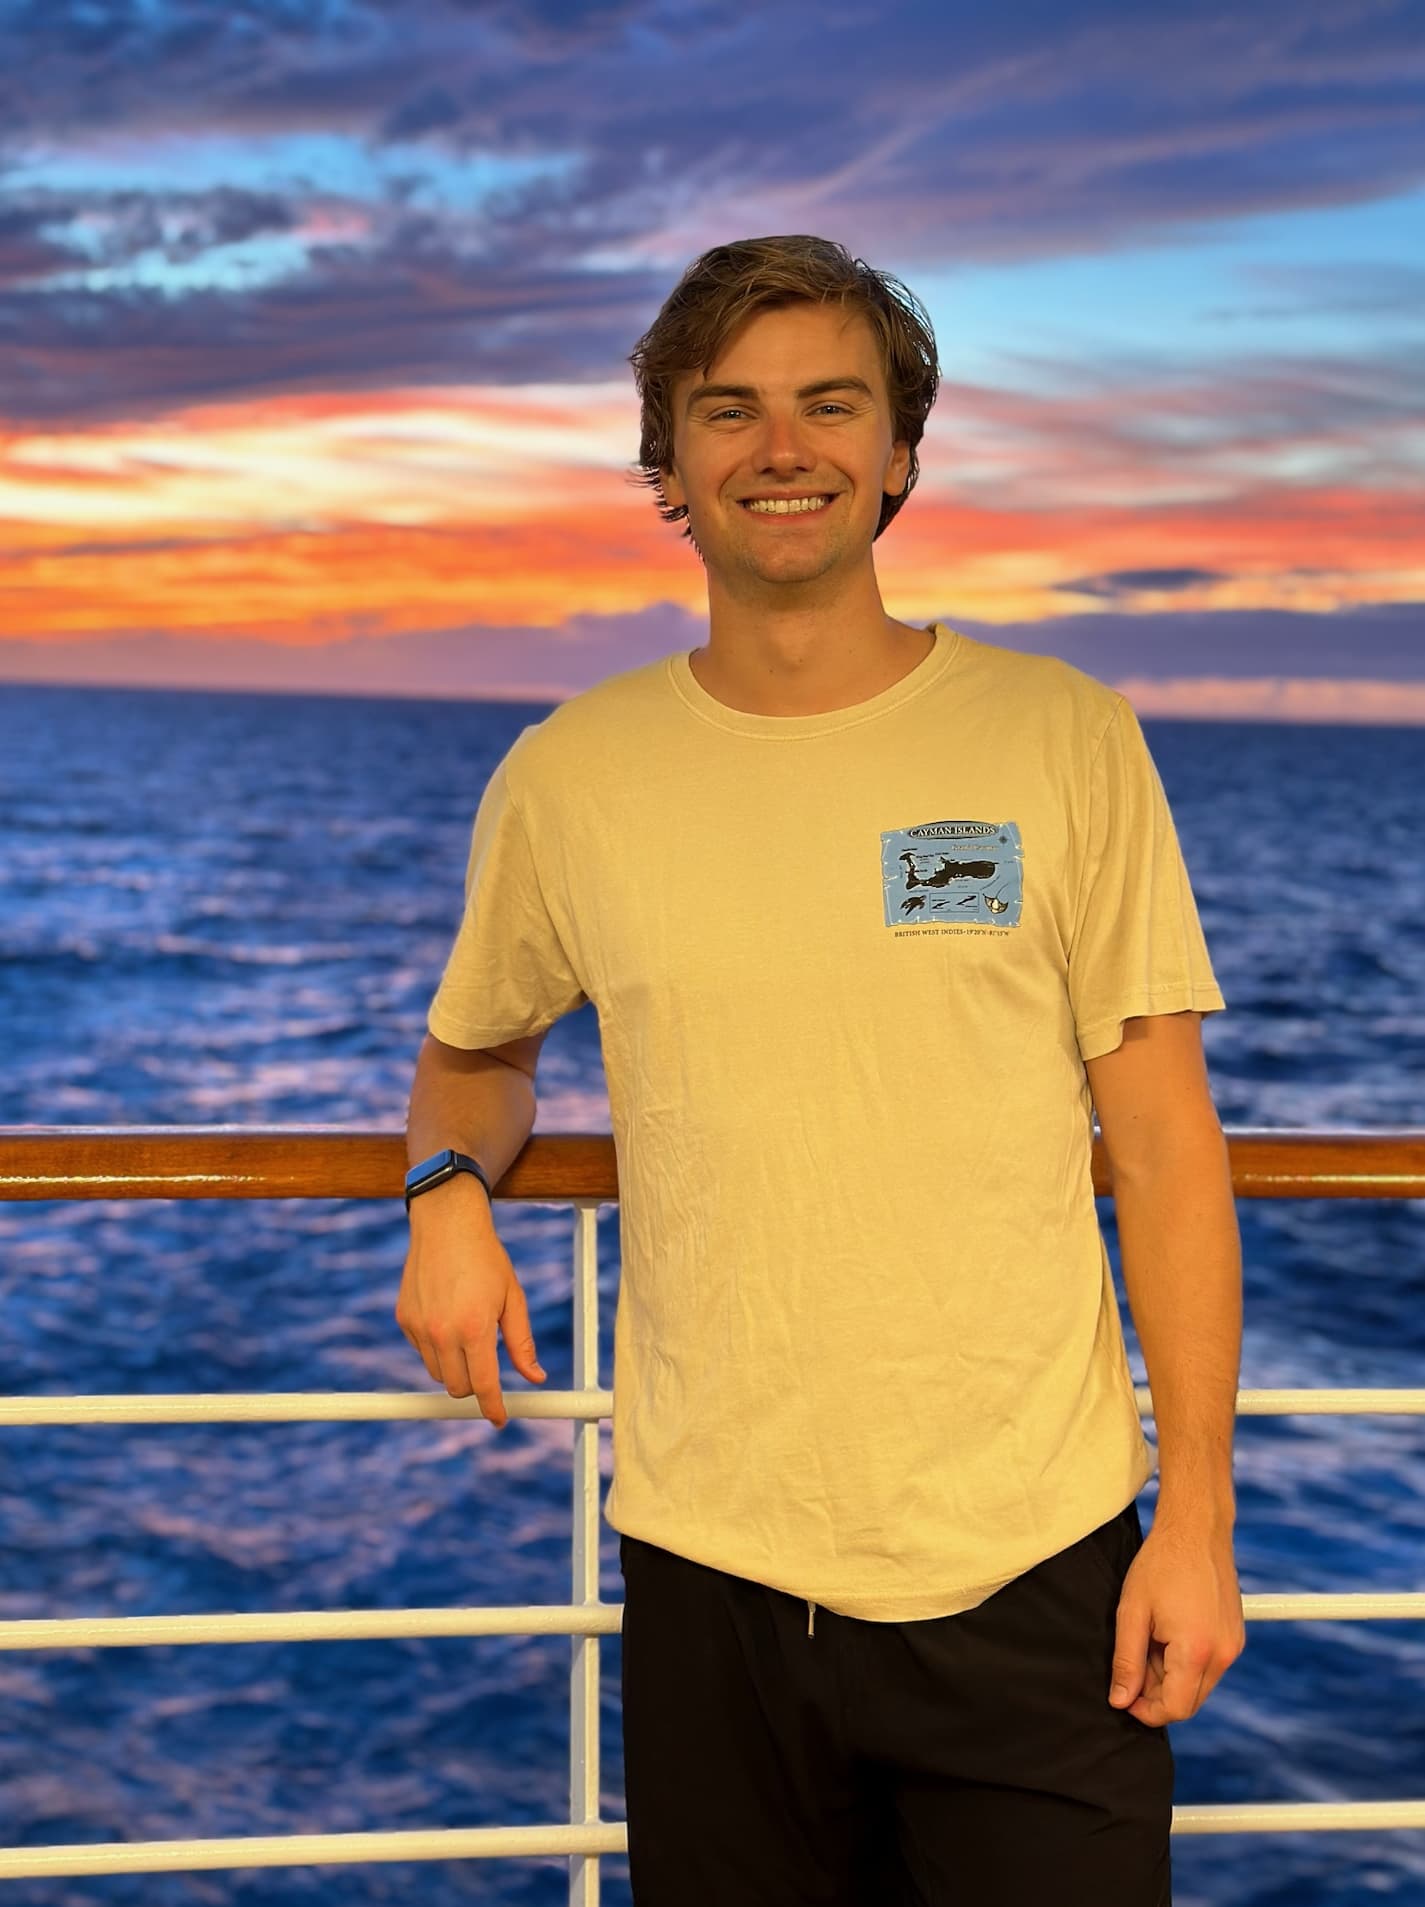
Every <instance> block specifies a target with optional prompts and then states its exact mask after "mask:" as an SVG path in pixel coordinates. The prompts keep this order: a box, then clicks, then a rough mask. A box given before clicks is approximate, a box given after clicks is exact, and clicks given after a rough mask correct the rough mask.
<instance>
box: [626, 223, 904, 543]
mask: <svg viewBox="0 0 1425 1907" xmlns="http://www.w3.org/2000/svg"><path fill="white" fill-rule="evenodd" d="M799 303H809V304H835V305H840V307H841V308H842V310H843V311H845V312H846V314H847V315H848V317H849V316H851V315H852V314H854V313H857V312H859V313H860V314H861V315H862V316H863V317H864V318H866V320H867V321H868V322H869V324H870V326H871V330H872V332H873V333H874V335H875V338H876V342H877V344H878V345H879V347H880V354H881V369H882V371H883V373H884V375H885V380H886V393H887V396H888V398H889V400H890V408H891V441H892V443H899V442H901V441H902V440H904V441H905V442H906V443H908V444H909V446H910V471H909V475H908V476H907V477H906V483H905V488H904V489H903V490H902V491H901V492H900V494H899V496H894V497H892V496H883V497H882V499H881V520H880V522H879V523H878V524H877V526H876V536H879V535H880V534H881V532H882V531H883V530H884V529H885V527H886V525H887V524H888V523H889V522H890V521H891V518H892V517H893V516H894V515H895V514H896V512H897V511H898V510H899V509H900V507H901V505H902V504H903V503H904V502H905V500H906V498H907V497H908V496H909V495H910V493H911V491H912V490H913V489H914V488H915V480H916V478H917V477H918V476H919V474H920V463H919V459H918V458H917V456H916V448H917V446H918V445H919V443H920V440H921V437H922V436H923V435H924V433H925V420H926V418H927V417H928V416H929V415H930V407H931V405H932V404H934V402H935V394H936V391H937V389H938V388H939V384H940V364H939V360H938V358H937V356H936V349H935V333H934V331H933V330H932V329H931V325H930V318H929V316H928V314H927V313H926V310H925V308H924V306H923V305H922V304H921V303H920V302H919V300H918V299H917V298H916V297H915V295H914V294H913V293H912V292H910V291H908V290H907V289H906V287H905V286H904V285H903V284H902V283H901V282H900V280H899V279H898V278H892V277H891V276H890V275H889V274H888V273H886V272H878V271H873V270H872V268H871V267H870V266H869V265H868V264H866V263H865V261H864V260H863V259H860V258H853V257H852V256H851V254H850V252H848V251H847V249H846V247H845V246H844V245H838V244H837V243H836V242H835V240H833V239H829V238H813V237H810V236H808V235H807V234H805V233H800V232H799V233H794V234H792V236H790V237H784V238H744V239H739V240H738V241H737V242H736V243H735V244H732V245H715V246H714V247H713V249H712V250H711V251H708V252H704V253H703V255H702V256H701V258H696V259H694V260H693V262H692V264H691V265H689V266H688V268H687V270H686V271H685V272H684V273H683V276H682V277H681V278H680V279H679V281H678V283H677V285H676V286H675V287H674V288H673V290H672V291H671V292H670V293H669V295H668V297H667V298H666V299H665V300H664V302H663V307H662V309H661V310H660V311H659V313H658V316H657V317H656V318H655V319H654V320H653V323H652V324H651V325H650V326H649V328H648V330H647V331H645V332H644V334H643V336H642V337H641V338H640V339H639V341H638V343H637V345H635V347H634V349H633V350H632V351H631V352H630V353H629V360H628V361H629V363H630V364H631V365H632V366H633V374H634V380H635V382H636V384H637V386H638V397H639V405H640V409H641V423H642V439H641V442H640V444H639V448H638V460H639V465H640V466H641V471H640V474H639V475H638V476H636V477H635V478H634V479H633V481H634V482H635V483H641V484H647V485H648V486H649V487H650V488H651V489H652V490H653V491H654V493H655V496H656V498H657V507H658V514H659V516H661V517H662V519H663V521H664V522H665V523H676V522H678V521H679V520H680V519H682V518H685V517H686V516H687V514H688V511H687V506H686V505H685V504H679V505H678V506H677V507H676V508H670V506H669V504H668V498H667V496H666V494H665V492H664V490H663V472H664V471H665V470H671V469H672V468H673V384H674V379H675V378H677V377H680V376H682V375H684V374H685V373H686V372H688V371H699V372H701V374H702V375H703V377H705V378H706V377H707V375H708V373H709V371H710V369H711V367H712V364H713V362H714V360H715V359H716V357H717V355H718V353H719V352H720V351H721V349H722V347H723V345H724V343H725V342H726V340H727V339H728V338H729V337H730V336H731V334H732V332H733V330H734V329H735V328H736V327H737V326H739V325H741V324H742V323H744V322H745V321H746V319H748V318H749V317H751V315H752V314H753V313H754V312H758V311H773V310H779V309H781V308H782V307H784V306H786V305H795V304H799ZM692 533H693V532H692V528H691V526H690V525H688V524H686V523H685V524H684V527H683V534H684V536H686V537H689V538H691V536H692ZM874 540H875V538H872V541H873V542H874Z"/></svg>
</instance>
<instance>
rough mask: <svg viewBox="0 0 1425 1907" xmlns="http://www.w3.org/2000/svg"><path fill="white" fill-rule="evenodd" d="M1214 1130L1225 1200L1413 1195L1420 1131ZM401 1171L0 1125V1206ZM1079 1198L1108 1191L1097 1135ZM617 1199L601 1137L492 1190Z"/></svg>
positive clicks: (1423, 1171) (342, 1190) (262, 1187)
mask: <svg viewBox="0 0 1425 1907" xmlns="http://www.w3.org/2000/svg"><path fill="white" fill-rule="evenodd" d="M1224 1132H1225V1136H1226V1139H1227V1147H1228V1153H1229V1156H1230V1158H1231V1161H1232V1187H1233V1191H1234V1192H1235V1193H1236V1195H1237V1197H1239V1198H1422V1197H1425V1126H1406V1127H1402V1128H1398V1129H1396V1130H1393V1131H1389V1132H1369V1131H1346V1132H1330V1131H1324V1130H1321V1129H1318V1128H1314V1127H1306V1128H1297V1127H1293V1128H1286V1129H1280V1128H1276V1127H1271V1126H1229V1127H1226V1128H1224ZM948 1170H949V1167H948V1166H947V1171H948ZM405 1172H406V1142H405V1136H404V1134H402V1133H399V1132H390V1131H384V1132H383V1131H373V1130H372V1129H370V1128H367V1127H355V1126H352V1127H344V1126H0V1199H133V1198H163V1199H180V1198H224V1199H251V1198H371V1199H381V1198H389V1199H398V1198H400V1196H401V1193H402V1190H403V1184H404V1179H405ZM1093 1187H1094V1191H1095V1193H1096V1194H1098V1195H1099V1196H1101V1197H1108V1196H1110V1195H1111V1194H1112V1191H1113V1178H1112V1173H1111V1171H1110V1169H1109V1162H1108V1155H1107V1153H1106V1151H1105V1149H1104V1145H1103V1141H1102V1139H1101V1138H1099V1137H1097V1136H1095V1139H1094V1142H1093ZM618 1195H619V1191H618V1167H617V1161H616V1158H615V1154H614V1142H613V1138H612V1136H611V1135H609V1134H606V1133H582V1132H579V1133H572V1132H571V1133H565V1132H561V1133H548V1134H542V1135H540V1136H539V1137H538V1138H536V1137H534V1136H531V1137H530V1138H529V1139H528V1140H527V1141H526V1142H525V1145H524V1147H523V1149H522V1150H521V1152H520V1153H519V1156H518V1157H517V1158H516V1159H515V1160H514V1162H513V1163H512V1164H511V1166H510V1169H509V1171H508V1172H506V1174H505V1176H504V1177H503V1178H502V1179H500V1180H499V1182H498V1183H497V1185H496V1186H495V1196H496V1197H497V1198H501V1199H510V1200H516V1201H520V1200H524V1201H541V1200H542V1201H545V1202H548V1203H550V1204H556V1205H557V1204H566V1203H568V1202H569V1201H571V1200H574V1199H593V1200H596V1201H598V1202H600V1203H604V1202H609V1201H614V1200H616V1199H617V1198H618Z"/></svg>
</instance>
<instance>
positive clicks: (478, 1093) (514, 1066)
mask: <svg viewBox="0 0 1425 1907" xmlns="http://www.w3.org/2000/svg"><path fill="white" fill-rule="evenodd" d="M546 1031H547V1029H546ZM544 1037H545V1036H544V1034H543V1033H536V1034H535V1035H534V1037H533V1038H532V1039H526V1040H511V1041H510V1042H509V1043H508V1044H507V1045H505V1046H488V1047H481V1048H476V1049H467V1048H466V1047H463V1046H447V1045H446V1044H445V1042H444V1040H438V1039H437V1038H436V1037H435V1035H434V1034H433V1033H427V1034H426V1036H425V1039H424V1041H423V1042H422V1045H421V1050H420V1054H419V1056H418V1057H417V1060H416V1074H415V1079H414V1080H413V1082H412V1084H411V1103H410V1108H409V1111H408V1113H407V1116H406V1164H407V1165H408V1166H410V1165H419V1164H420V1162H421V1160H422V1159H428V1158H430V1156H431V1154H432V1153H433V1152H439V1151H441V1150H442V1148H443V1147H445V1146H454V1148H455V1150H456V1151H457V1152H468V1153H469V1155H470V1157H471V1158H472V1159H474V1160H475V1161H476V1163H477V1164H478V1165H479V1166H480V1167H481V1168H482V1170H483V1171H484V1173H485V1176H486V1178H487V1179H488V1180H489V1181H490V1184H491V1186H492V1187H493V1186H495V1185H497V1184H498V1183H499V1181H500V1180H501V1179H502V1178H503V1177H504V1176H505V1174H506V1172H508V1171H509V1169H510V1166H511V1165H512V1163H513V1162H514V1160H515V1158H516V1157H517V1156H518V1154H519V1153H520V1151H521V1150H522V1149H523V1147H524V1143H525V1141H526V1140H527V1139H528V1138H529V1135H530V1133H531V1132H532V1131H533V1130H534V1114H535V1098H534V1072H535V1066H536V1064H537V1062H538V1059H539V1049H540V1047H541V1045H542V1044H543V1042H544ZM462 1181H464V1182H465V1183H466V1185H467V1186H468V1188H469V1189H470V1190H472V1191H474V1192H476V1193H477V1194H478V1195H479V1200H480V1202H481V1203H482V1204H484V1205H485V1206H486V1207H487V1209H488V1205H489V1201H488V1199H487V1198H486V1196H485V1191H484V1188H483V1187H482V1186H481V1185H479V1184H477V1183H475V1182H474V1181H473V1180H472V1179H471V1176H470V1174H469V1173H468V1172H458V1173H457V1174H456V1175H455V1177H454V1178H453V1179H447V1180H446V1181H445V1183H444V1184H443V1185H437V1186H435V1187H433V1188H432V1190H430V1191H429V1192H422V1193H421V1194H420V1195H419V1197H417V1198H414V1199H412V1200H411V1222H412V1224H414V1223H415V1219H416V1214H417V1213H418V1212H419V1213H421V1215H422V1216H423V1217H424V1216H425V1214H426V1212H428V1211H429V1210H430V1209H431V1208H432V1207H434V1206H435V1205H436V1204H437V1202H439V1201H442V1200H443V1199H444V1195H445V1194H446V1193H447V1192H448V1191H449V1190H450V1188H451V1187H452V1186H455V1185H459V1184H461V1182H462ZM422 1208H425V1209H424V1210H423V1209H422Z"/></svg>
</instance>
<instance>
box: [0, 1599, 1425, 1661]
mask: <svg viewBox="0 0 1425 1907" xmlns="http://www.w3.org/2000/svg"><path fill="white" fill-rule="evenodd" d="M1242 1614H1243V1618H1244V1620H1246V1621H1248V1622H1371V1621H1376V1622H1402V1621H1419V1620H1425V1590H1373V1589H1372V1590H1352V1591H1341V1592H1336V1591H1331V1592H1317V1591H1310V1592H1303V1593H1302V1594H1300V1595H1296V1594H1281V1593H1273V1594H1269V1595H1267V1594H1264V1595H1253V1596H1243V1597H1242ZM622 1630H623V1604H622V1603H621V1602H599V1603H587V1604H581V1603H543V1602H536V1603H522V1604H519V1605H517V1606H503V1605H501V1606H487V1605H480V1604H476V1605H474V1606H472V1607H468V1608H461V1609H440V1608H435V1609H291V1610H282V1611H262V1612H255V1613H244V1614H241V1615H201V1616H43V1617H34V1618H16V1619H14V1620H11V1621H6V1622H0V1650H5V1649H146V1648H157V1647H164V1648H167V1647H170V1646H172V1645H175V1644H196V1643H202V1642H209V1643H231V1642H372V1641H389V1640H390V1639H392V1638H393V1637H394V1638H400V1639H405V1638H407V1637H411V1636H535V1635H541V1636H552V1635H571V1636H575V1635H586V1636H602V1635H610V1636H611V1635H619V1634H621V1633H622Z"/></svg>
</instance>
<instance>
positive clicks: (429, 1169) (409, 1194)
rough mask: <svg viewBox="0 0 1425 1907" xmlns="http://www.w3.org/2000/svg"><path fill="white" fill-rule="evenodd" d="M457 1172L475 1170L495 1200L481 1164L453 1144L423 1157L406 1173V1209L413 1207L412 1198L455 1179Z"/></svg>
mask: <svg viewBox="0 0 1425 1907" xmlns="http://www.w3.org/2000/svg"><path fill="white" fill-rule="evenodd" d="M457 1172H473V1173H474V1174H475V1176H476V1178H477V1179H479V1181H480V1183H481V1184H482V1185H483V1186H484V1188H485V1191H486V1194H487V1195H488V1197H489V1198H490V1200H491V1203H492V1204H493V1202H494V1194H493V1193H492V1192H491V1191H490V1181H489V1180H488V1179H487V1178H486V1177H485V1174H484V1173H483V1172H482V1171H481V1169H480V1167H479V1165H478V1164H477V1163H476V1161H475V1160H474V1159H472V1158H471V1157H470V1154H469V1153H468V1152H457V1151H456V1150H455V1148H454V1147H453V1146H446V1147H445V1148H444V1150H443V1151H440V1152H433V1153H432V1154H431V1156H430V1157H429V1158H428V1159H422V1160H421V1162H420V1164H419V1165H413V1166H412V1167H411V1169H410V1171H409V1172H408V1173H407V1174H406V1210H407V1211H408V1212H409V1211H410V1209H411V1200H412V1199H413V1198H415V1197H416V1196H417V1194H418V1193H421V1192H429V1190H430V1189H431V1187H432V1186H433V1185H444V1184H445V1181H446V1180H447V1179H453V1178H454V1177H455V1175H456V1173H457Z"/></svg>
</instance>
